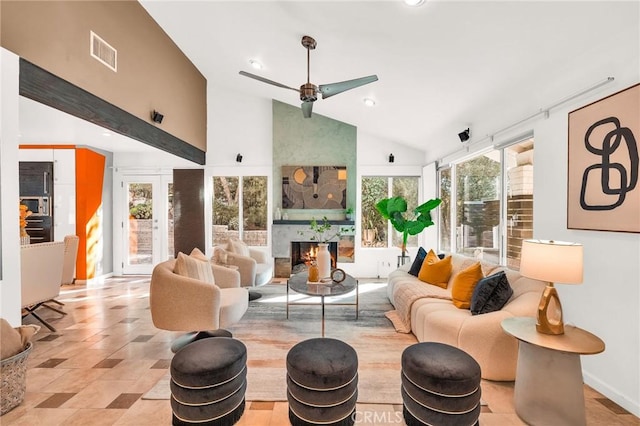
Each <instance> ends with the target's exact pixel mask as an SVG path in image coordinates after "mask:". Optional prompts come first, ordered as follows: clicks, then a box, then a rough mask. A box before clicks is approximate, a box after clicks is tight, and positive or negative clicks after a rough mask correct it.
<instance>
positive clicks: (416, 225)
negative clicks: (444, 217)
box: [376, 197, 442, 264]
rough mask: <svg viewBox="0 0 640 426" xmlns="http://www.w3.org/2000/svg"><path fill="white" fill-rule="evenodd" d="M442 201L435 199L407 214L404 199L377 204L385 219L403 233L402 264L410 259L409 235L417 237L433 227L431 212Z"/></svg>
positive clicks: (386, 199)
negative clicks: (408, 248) (408, 250)
mask: <svg viewBox="0 0 640 426" xmlns="http://www.w3.org/2000/svg"><path fill="white" fill-rule="evenodd" d="M441 202H442V200H441V199H440V198H434V199H431V200H429V201H427V202H426V203H423V204H420V205H419V206H418V207H416V208H415V209H414V210H413V212H410V213H409V214H408V215H405V214H407V201H406V200H405V199H404V198H403V197H391V198H385V199H383V200H380V201H378V202H377V203H376V210H378V212H379V213H380V214H381V215H382V217H383V218H385V219H387V220H388V221H390V222H391V225H393V227H394V229H395V230H396V231H398V232H402V258H401V260H402V264H404V262H405V260H407V259H408V256H407V238H408V237H409V235H417V234H419V233H420V232H422V231H423V230H424V229H425V228H427V227H429V226H431V225H433V220H432V219H431V210H433V209H435V208H436V207H438V206H439V205H440V203H441Z"/></svg>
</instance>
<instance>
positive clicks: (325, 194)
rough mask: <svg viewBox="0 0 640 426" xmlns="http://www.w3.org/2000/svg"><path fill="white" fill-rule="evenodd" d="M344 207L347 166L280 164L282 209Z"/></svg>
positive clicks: (339, 208) (333, 208) (345, 201)
mask: <svg viewBox="0 0 640 426" xmlns="http://www.w3.org/2000/svg"><path fill="white" fill-rule="evenodd" d="M346 207H347V167H346V166H282V208H283V209H329V210H344V209H345V208H346Z"/></svg>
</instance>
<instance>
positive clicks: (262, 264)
mask: <svg viewBox="0 0 640 426" xmlns="http://www.w3.org/2000/svg"><path fill="white" fill-rule="evenodd" d="M212 259H213V261H214V262H215V263H219V264H227V265H234V266H236V267H237V268H238V272H240V285H241V286H242V287H258V286H261V285H265V284H267V283H269V282H270V281H271V278H273V266H272V265H271V262H270V260H269V258H268V257H267V255H266V254H265V253H264V252H262V251H260V250H256V249H252V248H249V247H248V246H247V245H246V244H245V243H244V242H242V241H237V240H231V241H228V242H227V243H226V244H221V245H218V246H215V247H214V248H213V256H212Z"/></svg>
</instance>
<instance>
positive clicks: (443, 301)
mask: <svg viewBox="0 0 640 426" xmlns="http://www.w3.org/2000/svg"><path fill="white" fill-rule="evenodd" d="M475 262H477V260H476V259H472V258H468V257H464V256H462V255H458V254H453V255H452V266H453V272H452V274H451V278H450V279H449V285H448V286H447V288H446V289H443V288H440V287H437V286H435V285H431V284H428V283H425V282H422V281H420V280H419V279H418V278H417V277H415V276H413V275H410V274H409V273H408V271H409V268H410V266H411V265H405V266H403V267H401V268H399V269H397V270H395V271H393V272H392V273H391V274H389V279H388V286H387V295H388V297H389V300H390V301H391V303H392V304H393V306H394V307H395V308H396V310H395V311H392V312H389V313H387V314H388V315H387V316H388V317H389V318H390V319H391V320H392V322H393V323H394V325H395V326H396V329H397V330H400V331H404V332H412V333H413V334H415V336H416V337H417V339H418V341H420V342H428V341H431V342H440V343H446V344H449V345H452V346H455V347H458V348H460V349H462V350H464V351H465V352H467V353H468V354H469V355H471V356H472V357H473V358H475V360H476V361H478V363H479V364H480V367H481V369H482V378H484V379H488V380H497V381H510V380H515V373H516V361H517V357H518V343H517V340H516V339H515V338H514V337H512V336H509V335H507V334H506V333H504V331H503V330H502V327H501V325H500V323H501V321H502V320H503V319H505V318H508V317H512V316H528V317H535V316H536V314H537V307H538V302H539V301H540V296H541V294H542V291H543V289H544V287H545V285H546V283H544V282H542V281H538V280H533V279H530V278H526V277H523V276H522V275H520V274H519V273H518V272H517V271H513V270H509V269H506V268H505V267H502V266H499V265H495V264H492V263H488V262H482V261H481V262H480V263H481V266H482V272H483V274H484V276H485V277H486V276H489V275H492V274H494V273H496V272H498V271H500V270H504V271H505V273H506V276H507V279H508V280H509V284H510V285H511V288H512V289H513V295H512V296H511V298H510V299H509V300H508V301H507V303H506V304H505V305H504V306H503V307H502V309H500V310H499V311H495V312H490V313H485V314H479V315H472V314H471V311H470V310H469V309H459V308H457V307H456V306H454V304H453V303H452V301H451V287H452V285H451V284H452V281H453V279H454V277H455V275H456V273H458V272H460V271H462V270H464V269H465V268H467V267H469V266H471V265H472V264H474V263H475ZM407 294H409V296H410V297H408V296H407ZM403 328H404V330H403Z"/></svg>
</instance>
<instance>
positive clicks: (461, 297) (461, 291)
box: [451, 262, 484, 309]
mask: <svg viewBox="0 0 640 426" xmlns="http://www.w3.org/2000/svg"><path fill="white" fill-rule="evenodd" d="M482 278H484V275H482V266H481V265H480V262H476V263H474V264H473V265H471V266H469V267H467V268H466V269H463V270H462V271H460V272H458V273H457V274H456V275H454V277H453V280H452V284H451V298H452V299H453V304H454V305H455V306H456V307H458V308H460V309H469V306H471V297H472V296H473V290H474V289H475V287H476V285H477V284H478V282H479V281H480V280H481V279H482Z"/></svg>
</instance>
